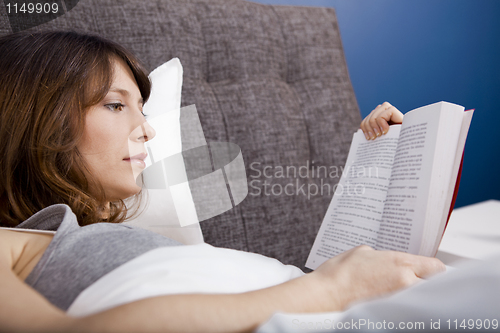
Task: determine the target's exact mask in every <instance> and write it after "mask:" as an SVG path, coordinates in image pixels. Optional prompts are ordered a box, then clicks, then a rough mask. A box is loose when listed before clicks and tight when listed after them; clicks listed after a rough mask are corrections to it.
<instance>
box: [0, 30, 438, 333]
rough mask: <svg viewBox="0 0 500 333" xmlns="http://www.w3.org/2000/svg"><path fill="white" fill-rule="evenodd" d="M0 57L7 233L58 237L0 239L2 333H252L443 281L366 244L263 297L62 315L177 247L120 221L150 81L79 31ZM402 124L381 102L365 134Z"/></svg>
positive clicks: (122, 53)
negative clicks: (129, 267) (118, 271)
mask: <svg viewBox="0 0 500 333" xmlns="http://www.w3.org/2000/svg"><path fill="white" fill-rule="evenodd" d="M0 58H1V59H2V61H1V62H0V76H1V80H2V84H1V85H0V142H1V143H2V144H1V145H0V161H1V165H0V169H1V170H0V224H1V226H3V227H16V226H18V225H19V224H21V223H22V224H23V226H24V227H30V226H33V225H36V226H37V227H40V226H42V227H43V228H46V229H54V230H55V229H57V230H58V232H57V234H56V236H53V235H50V234H39V233H29V232H20V231H13V230H5V229H0V281H1V282H0V331H2V332H3V331H5V332H25V331H39V332H68V331H70V332H80V331H82V332H100V331H119V332H170V331H172V332H182V331H193V332H200V331H203V332H210V331H220V332H224V331H229V332H237V331H250V330H252V329H254V328H256V326H257V325H258V324H259V323H261V322H262V321H264V320H266V319H267V318H268V317H269V316H270V315H271V314H272V313H273V312H275V311H286V312H323V311H337V310H342V309H344V308H345V307H346V306H347V305H348V304H350V303H351V302H352V301H355V300H359V299H363V298H367V297H373V296H377V295H381V294H384V293H387V292H390V291H394V290H398V289H400V288H403V287H406V286H408V285H411V284H413V283H415V282H417V281H419V280H420V278H421V277H424V276H427V275H431V274H434V273H437V272H440V271H442V270H444V265H443V264H442V263H441V262H440V261H438V260H437V259H433V258H426V257H420V256H414V255H409V254H405V253H399V252H390V251H374V250H372V249H371V248H369V247H366V246H362V247H358V248H356V249H353V250H351V251H348V252H346V253H344V254H342V255H339V256H337V257H335V258H332V259H330V260H328V261H327V262H326V263H325V264H323V265H322V266H321V267H320V268H319V269H317V270H316V271H314V272H312V273H309V274H306V275H304V276H302V277H299V278H296V279H293V280H290V281H288V282H285V283H282V284H279V285H276V286H273V287H270V288H266V289H261V290H257V291H252V292H247V293H241V294H227V295H210V294H191V295H169V296H159V297H153V298H149V299H144V300H141V301H136V302H132V303H129V304H126V305H122V306H118V307H116V308H113V309H110V310H107V311H104V312H101V313H98V314H95V315H91V316H87V317H84V318H71V317H69V316H67V315H66V314H65V312H64V310H65V309H67V307H68V306H69V304H71V302H72V301H73V300H74V299H75V298H76V296H78V293H79V292H81V291H82V290H83V289H84V288H86V287H87V286H89V285H90V284H92V282H94V281H96V280H97V279H99V278H100V277H101V276H103V275H104V274H106V273H108V272H110V271H111V270H113V269H114V268H116V267H119V266H120V265H121V264H123V263H125V262H127V261H129V260H132V259H133V258H135V257H137V256H139V255H140V254H142V253H145V252H147V251H149V250H150V249H154V248H157V247H162V246H174V245H178V244H176V242H174V241H172V240H169V239H168V238H165V237H163V236H159V235H156V234H154V233H150V232H147V231H144V230H139V229H135V228H131V227H126V226H123V225H121V224H117V223H116V222H121V221H123V220H124V219H125V216H126V215H127V211H126V208H125V205H124V204H123V200H124V199H126V198H129V197H139V196H140V191H141V188H140V187H139V186H137V185H136V181H135V180H136V178H137V177H138V175H139V174H140V172H141V171H142V170H143V169H144V167H145V164H144V158H145V152H146V150H145V147H144V143H145V142H146V141H148V140H151V139H153V137H154V136H155V132H154V130H153V129H152V128H151V127H150V126H149V125H148V123H147V122H146V121H145V118H144V115H143V114H142V105H143V103H144V102H145V101H146V100H147V99H148V96H149V92H150V83H149V80H148V78H147V75H146V73H145V71H144V70H143V68H142V67H141V66H140V65H139V63H138V61H137V60H136V59H135V58H134V57H133V56H132V55H131V54H130V53H129V52H128V51H127V50H125V49H123V48H122V47H120V46H118V45H116V44H114V43H112V42H110V41H107V40H104V39H102V38H99V37H95V36H87V35H81V34H77V33H74V32H47V33H32V34H27V33H20V34H14V35H9V36H6V37H2V38H0ZM401 119H402V115H401V113H400V112H399V111H397V110H396V109H395V108H394V107H392V106H390V105H389V104H388V103H384V104H383V105H380V106H378V107H377V108H376V109H375V110H374V111H373V112H372V114H371V115H370V116H369V117H368V118H367V119H365V120H364V121H363V123H362V125H361V126H362V128H363V130H364V131H365V133H366V134H367V136H368V137H369V138H375V137H376V136H378V135H381V134H382V133H385V132H386V130H387V126H388V125H387V122H389V121H394V122H400V121H401ZM61 204H64V205H61ZM77 220H78V221H77ZM77 222H78V223H77ZM96 222H109V223H96ZM78 224H79V225H81V226H84V227H80V226H78ZM58 235H59V236H58Z"/></svg>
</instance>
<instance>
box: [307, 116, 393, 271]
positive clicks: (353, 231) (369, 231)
mask: <svg viewBox="0 0 500 333" xmlns="http://www.w3.org/2000/svg"><path fill="white" fill-rule="evenodd" d="M399 130H400V125H393V126H391V128H390V130H389V132H388V133H387V134H386V135H384V136H382V137H379V138H377V139H375V140H366V139H365V136H364V134H363V132H362V131H361V130H358V132H356V133H355V134H354V136H353V140H352V144H351V149H350V150H349V155H348V157H347V162H346V166H345V167H344V169H343V172H342V177H341V179H340V181H339V184H338V185H337V188H336V190H335V194H334V196H333V199H332V201H331V202H330V206H329V207H328V210H327V212H326V215H325V218H324V219H323V223H322V224H321V227H320V230H319V232H318V235H317V236H316V240H315V242H314V245H313V247H312V249H311V252H310V254H309V257H308V259H307V262H306V267H308V268H311V269H315V268H317V267H318V266H319V265H320V264H322V263H323V262H325V261H326V260H327V259H329V258H331V257H333V256H335V255H338V254H340V253H342V252H344V251H347V250H349V249H351V248H353V247H355V246H358V245H361V244H367V245H370V246H375V245H376V240H377V235H378V234H377V232H378V229H379V224H380V221H381V218H382V213H383V207H384V201H385V199H386V195H387V189H388V186H389V178H390V175H391V168H392V164H393V160H394V154H395V152H396V147H397V144H398V137H399Z"/></svg>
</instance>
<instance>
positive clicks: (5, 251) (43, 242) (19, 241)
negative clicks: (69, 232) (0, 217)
mask: <svg viewBox="0 0 500 333" xmlns="http://www.w3.org/2000/svg"><path fill="white" fill-rule="evenodd" d="M52 238H53V235H44V234H35V233H29V232H20V231H13V230H5V229H0V269H4V268H9V269H10V270H12V269H13V267H14V265H15V264H16V263H17V262H18V261H19V260H21V259H22V258H23V257H27V256H33V254H34V253H35V252H39V251H41V250H43V249H45V248H46V247H47V246H48V244H49V243H50V241H51V240H52Z"/></svg>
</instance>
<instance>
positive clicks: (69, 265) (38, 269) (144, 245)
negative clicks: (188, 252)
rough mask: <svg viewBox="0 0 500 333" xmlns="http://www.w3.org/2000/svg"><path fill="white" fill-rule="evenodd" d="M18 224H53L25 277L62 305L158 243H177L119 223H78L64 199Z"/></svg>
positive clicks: (39, 226)
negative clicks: (49, 237)
mask: <svg viewBox="0 0 500 333" xmlns="http://www.w3.org/2000/svg"><path fill="white" fill-rule="evenodd" d="M17 228H27V229H38V230H57V232H56V234H55V235H54V238H53V239H52V241H51V242H50V244H49V246H48V247H47V249H46V251H45V252H44V254H43V255H42V258H41V259H40V261H39V262H38V263H37V265H36V266H35V268H34V269H33V271H31V273H30V274H29V275H28V277H27V278H26V280H25V282H26V283H27V284H28V285H30V286H31V287H33V288H34V289H35V290H37V291H38V292H39V293H41V294H42V295H43V296H44V297H45V298H47V299H48V300H49V301H50V302H51V303H52V304H54V305H55V306H57V307H59V308H60V309H62V310H64V311H66V310H67V309H68V308H69V306H70V305H71V303H73V301H74V300H75V299H76V297H77V296H78V295H79V294H80V293H81V292H82V291H83V290H84V289H85V288H87V287H88V286H90V285H91V284H92V283H93V282H95V281H97V280H98V279H99V278H100V277H102V276H104V275H105V274H107V273H109V272H110V271H112V270H113V269H115V268H117V267H119V266H120V265H122V264H124V263H126V262H128V261H130V260H132V259H134V258H136V257H138V256H139V255H141V254H143V253H146V252H147V251H150V250H153V249H156V248H159V247H165V246H174V245H182V244H181V243H179V242H177V241H174V240H172V239H169V238H167V237H164V236H162V235H159V234H156V233H154V232H151V231H147V230H144V229H141V228H136V227H131V226H127V225H124V224H115V223H96V224H91V225H88V226H84V227H80V226H79V225H78V221H77V219H76V216H75V214H74V213H73V212H72V211H71V208H70V207H69V206H67V205H64V204H57V205H52V206H49V207H47V208H45V209H43V210H41V211H39V212H38V213H36V214H34V215H33V216H31V217H30V218H29V219H27V220H26V221H24V222H22V223H21V224H19V225H18V226H17Z"/></svg>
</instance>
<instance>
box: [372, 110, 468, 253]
mask: <svg viewBox="0 0 500 333" xmlns="http://www.w3.org/2000/svg"><path fill="white" fill-rule="evenodd" d="M456 107H458V108H460V106H456V105H453V104H450V103H444V102H441V103H435V104H432V105H428V106H425V107H422V108H419V109H416V110H413V111H411V112H408V113H407V114H406V115H405V117H404V120H403V125H402V127H401V133H400V138H399V143H398V147H397V152H396V155H395V157H394V165H393V169H392V174H391V179H390V183H389V190H388V193H387V199H386V204H385V207H384V213H383V216H382V222H381V224H380V230H379V233H378V239H377V246H376V248H377V249H381V250H382V249H383V250H397V251H404V252H409V253H413V254H423V255H431V253H421V245H422V242H423V235H424V229H425V228H426V224H432V223H434V224H436V225H439V224H440V219H441V213H438V211H440V210H443V211H444V206H445V202H446V198H447V190H448V187H449V186H448V182H449V181H450V180H451V179H450V177H451V176H450V175H451V170H452V169H453V167H452V166H453V163H454V160H455V155H454V154H455V151H456V146H457V140H458V133H459V132H460V127H461V122H462V118H463V116H462V113H463V112H461V113H460V112H456V111H457V109H456ZM462 110H463V108H462ZM457 121H459V122H458V123H457ZM457 124H458V125H459V126H457ZM438 134H439V135H438ZM437 147H440V149H437ZM455 177H456V175H455ZM436 207H439V208H436ZM448 209H449V207H448ZM436 236H437V235H426V237H431V238H432V240H431V242H432V243H434V238H435V237H436Z"/></svg>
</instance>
